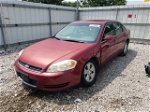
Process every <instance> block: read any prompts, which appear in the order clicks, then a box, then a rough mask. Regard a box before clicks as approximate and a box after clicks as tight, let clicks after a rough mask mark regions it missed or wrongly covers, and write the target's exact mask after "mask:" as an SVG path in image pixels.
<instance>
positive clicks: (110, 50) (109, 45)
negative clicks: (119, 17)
mask: <svg viewBox="0 0 150 112" xmlns="http://www.w3.org/2000/svg"><path fill="white" fill-rule="evenodd" d="M115 29H116V27H115V26H114V24H113V23H112V22H111V23H107V24H106V25H105V28H104V33H103V36H102V41H101V64H104V63H106V62H107V61H108V60H110V59H111V58H112V57H113V55H114V53H115V50H116V46H115V41H116V32H115ZM106 35H111V36H112V37H113V38H112V39H111V40H105V37H106Z"/></svg>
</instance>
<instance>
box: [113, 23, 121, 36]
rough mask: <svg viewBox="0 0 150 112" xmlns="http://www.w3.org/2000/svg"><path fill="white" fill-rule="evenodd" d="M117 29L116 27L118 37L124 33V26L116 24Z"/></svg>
mask: <svg viewBox="0 0 150 112" xmlns="http://www.w3.org/2000/svg"><path fill="white" fill-rule="evenodd" d="M114 25H115V27H116V35H119V34H121V33H122V32H123V28H122V25H121V24H120V23H114Z"/></svg>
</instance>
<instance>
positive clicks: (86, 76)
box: [81, 60, 98, 87]
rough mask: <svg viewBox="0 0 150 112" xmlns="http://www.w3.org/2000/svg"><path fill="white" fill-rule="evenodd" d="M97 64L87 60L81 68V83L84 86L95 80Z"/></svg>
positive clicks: (91, 83) (90, 84)
mask: <svg viewBox="0 0 150 112" xmlns="http://www.w3.org/2000/svg"><path fill="white" fill-rule="evenodd" d="M97 73H98V72H97V65H96V63H95V62H94V61H92V60H91V61H88V62H87V63H86V64H85V65H84V67H83V70H82V76H81V84H82V85H83V86H85V87H89V86H92V85H93V84H94V83H95V81H96V76H97Z"/></svg>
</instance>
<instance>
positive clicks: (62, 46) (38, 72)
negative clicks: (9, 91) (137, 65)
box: [15, 20, 130, 91]
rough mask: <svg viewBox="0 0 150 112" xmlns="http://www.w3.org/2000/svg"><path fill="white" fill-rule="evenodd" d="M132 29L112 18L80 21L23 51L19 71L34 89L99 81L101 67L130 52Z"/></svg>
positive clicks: (88, 84) (66, 87)
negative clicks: (97, 78)
mask: <svg viewBox="0 0 150 112" xmlns="http://www.w3.org/2000/svg"><path fill="white" fill-rule="evenodd" d="M129 36H130V31H129V30H128V29H126V28H125V27H124V26H123V25H122V24H121V23H120V22H117V21H111V20H89V21H77V22H73V23H71V24H69V25H67V26H66V27H65V28H63V29H62V30H61V31H59V32H58V33H57V34H56V35H55V36H53V37H50V38H48V39H46V40H43V41H41V42H38V43H35V44H33V45H31V46H29V47H27V48H25V49H24V50H22V51H21V52H20V53H19V58H18V59H17V60H16V62H15V70H16V73H17V75H18V76H20V77H21V79H22V81H23V83H24V84H25V85H28V86H30V87H33V88H37V89H41V90H48V91H60V90H64V89H68V88H70V87H73V86H76V85H79V84H82V85H83V86H86V87H89V86H91V85H93V84H94V83H95V81H96V76H97V75H98V71H99V66H102V65H103V64H105V63H106V62H107V61H109V60H111V59H112V58H114V57H115V56H117V55H123V56H124V55H126V54H127V51H128V44H129Z"/></svg>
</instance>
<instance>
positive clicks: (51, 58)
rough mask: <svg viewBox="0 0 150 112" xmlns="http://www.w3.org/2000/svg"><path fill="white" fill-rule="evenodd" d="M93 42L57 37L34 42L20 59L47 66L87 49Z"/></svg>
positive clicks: (37, 65)
mask: <svg viewBox="0 0 150 112" xmlns="http://www.w3.org/2000/svg"><path fill="white" fill-rule="evenodd" d="M91 45H92V44H89V43H77V42H69V41H62V40H57V39H51V38H49V39H46V40H43V41H41V42H38V43H36V44H33V45H31V46H29V47H27V48H26V49H24V51H23V53H22V55H21V56H20V58H19V60H20V61H22V62H24V63H27V64H29V65H32V66H36V67H40V68H43V69H44V68H45V67H47V66H48V65H49V64H51V63H53V62H55V61H57V60H59V59H61V58H63V57H66V55H68V58H71V57H69V54H71V53H77V52H78V50H79V49H80V51H81V49H83V50H84V49H86V48H87V47H90V46H91Z"/></svg>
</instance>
